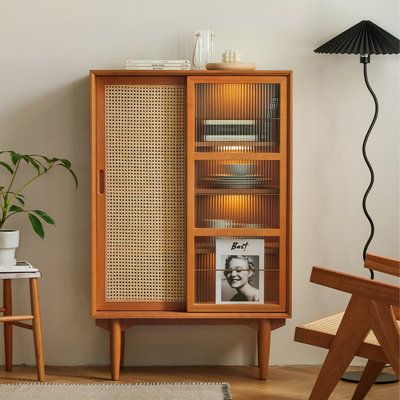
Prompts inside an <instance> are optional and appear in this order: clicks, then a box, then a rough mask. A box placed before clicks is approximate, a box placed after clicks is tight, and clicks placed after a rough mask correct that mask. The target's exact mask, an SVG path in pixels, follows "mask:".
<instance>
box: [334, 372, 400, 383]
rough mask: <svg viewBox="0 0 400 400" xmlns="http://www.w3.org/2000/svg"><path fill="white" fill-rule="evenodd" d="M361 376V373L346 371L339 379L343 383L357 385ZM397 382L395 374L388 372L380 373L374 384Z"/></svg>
mask: <svg viewBox="0 0 400 400" xmlns="http://www.w3.org/2000/svg"><path fill="white" fill-rule="evenodd" d="M362 374H363V371H348V372H345V373H344V374H343V376H342V377H341V378H340V379H341V380H342V381H345V382H352V383H358V382H360V379H361V375H362ZM398 381H399V379H398V378H397V376H396V375H395V374H391V373H389V372H381V373H380V374H379V375H378V377H377V378H376V381H375V384H385V383H394V382H398Z"/></svg>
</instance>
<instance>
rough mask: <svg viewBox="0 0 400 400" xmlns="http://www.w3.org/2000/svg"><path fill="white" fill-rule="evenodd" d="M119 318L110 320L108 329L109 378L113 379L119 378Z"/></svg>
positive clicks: (120, 336) (120, 337)
mask: <svg viewBox="0 0 400 400" xmlns="http://www.w3.org/2000/svg"><path fill="white" fill-rule="evenodd" d="M121 339H122V335H121V320H119V319H113V320H111V329H110V358H111V378H112V380H113V381H118V380H119V372H120V371H119V370H120V365H121Z"/></svg>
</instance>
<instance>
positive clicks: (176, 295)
mask: <svg viewBox="0 0 400 400" xmlns="http://www.w3.org/2000/svg"><path fill="white" fill-rule="evenodd" d="M185 92H186V88H185V86H182V85H106V92H105V97H106V116H105V119H106V169H105V170H106V172H105V178H106V300H107V301H117V302H118V301H138V302H146V301H148V302H152V301H154V302H182V301H185V300H186V272H185V270H186V260H185V118H184V116H185V104H186V100H185Z"/></svg>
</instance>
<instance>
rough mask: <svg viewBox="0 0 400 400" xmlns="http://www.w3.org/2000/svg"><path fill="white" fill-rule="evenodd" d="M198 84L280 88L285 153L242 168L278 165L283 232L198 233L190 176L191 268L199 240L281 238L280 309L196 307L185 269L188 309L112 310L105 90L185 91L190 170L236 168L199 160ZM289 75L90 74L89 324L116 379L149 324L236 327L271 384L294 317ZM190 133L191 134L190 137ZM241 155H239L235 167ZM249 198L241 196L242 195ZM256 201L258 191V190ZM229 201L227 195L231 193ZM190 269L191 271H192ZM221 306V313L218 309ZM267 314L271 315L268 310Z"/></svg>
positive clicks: (127, 305)
mask: <svg viewBox="0 0 400 400" xmlns="http://www.w3.org/2000/svg"><path fill="white" fill-rule="evenodd" d="M196 82H208V83H216V82H231V83H278V84H279V85H280V88H281V91H280V95H281V98H280V113H281V123H280V138H279V139H280V151H279V152H276V153H262V152H259V153H242V154H240V156H239V157H240V160H247V161H257V162H263V161H271V162H272V161H278V162H279V163H280V166H281V168H280V172H279V173H280V200H279V213H280V216H279V218H280V226H279V228H257V229H254V228H229V229H222V228H218V229H216V228H213V229H211V228H200V227H195V226H194V221H193V210H194V205H193V202H194V198H195V197H194V196H195V195H196V193H195V188H194V179H193V173H194V171H193V169H189V168H188V169H187V175H186V177H187V180H186V190H187V197H186V202H187V203H186V207H187V254H186V256H187V260H193V252H194V238H195V237H199V238H201V237H206V236H210V235H211V236H256V237H271V236H272V237H277V238H279V274H280V276H279V285H280V287H279V296H280V297H279V302H278V304H267V305H264V304H260V305H258V304H253V305H251V306H250V307H249V306H247V305H237V306H236V308H235V309H232V307H230V305H228V306H224V305H217V304H207V305H205V304H202V305H201V309H200V308H198V307H196V304H194V302H193V276H190V274H191V272H190V271H191V267H190V263H188V269H187V272H188V280H187V287H188V296H187V304H185V303H181V302H179V303H165V302H131V301H129V302H121V301H118V302H107V301H106V297H105V296H106V294H105V288H106V282H105V279H106V278H105V234H106V228H105V193H104V192H105V187H104V169H105V104H104V103H105V86H106V85H113V84H119V85H135V84H142V85H160V84H161V85H162V84H182V85H186V88H187V98H186V102H187V114H186V121H187V129H186V140H187V142H186V158H187V165H193V163H194V162H195V161H201V160H204V161H207V160H225V161H229V160H232V155H231V154H229V153H211V152H209V153H207V152H204V153H202V152H196V151H195V147H194V143H193V134H194V131H193V129H192V128H193V127H191V124H192V123H193V122H192V118H193V106H194V97H193V89H194V84H195V83H196ZM291 127H292V72H291V71H126V70H93V71H91V72H90V131H91V144H90V151H91V160H90V165H91V179H90V185H91V189H90V191H91V199H90V204H91V316H92V318H94V319H96V324H97V325H98V326H100V327H102V328H104V329H106V330H109V331H110V334H111V342H110V346H111V355H112V357H111V360H112V378H113V379H114V380H118V378H119V365H120V361H121V357H122V358H123V332H124V331H125V330H126V329H128V328H129V327H131V326H134V325H149V324H150V325H152V324H157V325H159V324H161V325H164V324H178V325H181V324H193V325H196V324H204V323H206V324H235V325H241V324H243V325H247V326H250V327H252V328H254V329H256V330H257V331H258V345H259V353H258V358H259V366H260V378H261V379H266V375H267V366H268V355H269V338H270V332H271V330H273V329H277V328H279V327H280V326H283V325H284V324H285V319H287V318H290V317H291V221H292V216H291V208H292V207H291V201H292V187H291V175H292V163H291V159H292V157H291V154H292V138H291ZM190 129H191V130H190ZM237 157H238V154H235V155H234V158H236V159H237ZM241 192H242V193H243V194H246V191H245V190H244V189H242V190H241ZM255 193H257V190H255ZM227 194H229V190H228V191H227ZM192 267H193V265H192ZM221 306H222V307H221ZM266 306H267V307H266Z"/></svg>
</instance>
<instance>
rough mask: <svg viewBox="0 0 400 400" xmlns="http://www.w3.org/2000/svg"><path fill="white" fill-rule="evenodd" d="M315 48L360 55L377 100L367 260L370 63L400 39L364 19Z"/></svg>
mask: <svg viewBox="0 0 400 400" xmlns="http://www.w3.org/2000/svg"><path fill="white" fill-rule="evenodd" d="M314 51H315V52H316V53H327V54H359V55H360V63H361V64H363V70H364V81H365V84H366V85H367V88H368V90H369V92H370V93H371V95H372V98H373V99H374V103H375V114H374V117H373V119H372V122H371V125H370V126H369V128H368V131H367V133H366V135H365V137H364V141H363V145H362V153H363V157H364V160H365V163H366V164H367V166H368V169H369V172H370V183H369V185H368V188H367V190H366V191H365V193H364V197H363V201H362V207H363V210H364V214H365V216H366V218H367V219H368V221H369V224H370V235H369V237H368V240H367V242H366V243H365V246H364V249H363V260H364V261H365V256H366V254H367V251H368V246H369V244H370V243H371V241H372V239H373V237H374V233H375V227H374V222H373V220H372V218H371V216H370V215H369V213H368V210H367V197H368V194H369V192H370V191H371V189H372V186H373V184H374V170H373V168H372V165H371V163H370V162H369V160H368V157H367V152H366V147H367V142H368V138H369V135H370V133H371V131H372V128H373V127H374V125H375V121H376V119H377V117H378V111H379V105H378V99H377V97H376V95H375V93H374V91H373V90H372V88H371V86H370V84H369V81H368V74H367V66H368V64H369V62H370V60H371V57H370V56H371V55H372V54H399V51H400V41H399V39H397V38H396V37H395V36H393V35H391V34H390V33H389V32H387V31H385V30H384V29H382V28H380V27H379V26H377V25H375V24H374V23H373V22H371V21H361V22H359V23H358V24H356V25H354V26H352V27H351V28H349V29H347V30H346V31H344V32H343V33H341V34H339V35H337V36H335V37H334V38H333V39H331V40H329V41H328V42H326V43H325V44H323V45H322V46H320V47H318V48H317V49H315V50H314ZM370 275H371V279H374V272H373V271H372V270H370ZM360 377H361V374H358V373H353V372H346V373H345V374H344V375H343V378H342V379H343V380H348V381H352V382H358V381H359V378H360ZM395 381H397V377H395V376H394V375H392V374H381V376H380V377H378V379H377V382H376V383H384V382H388V383H389V382H395Z"/></svg>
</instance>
